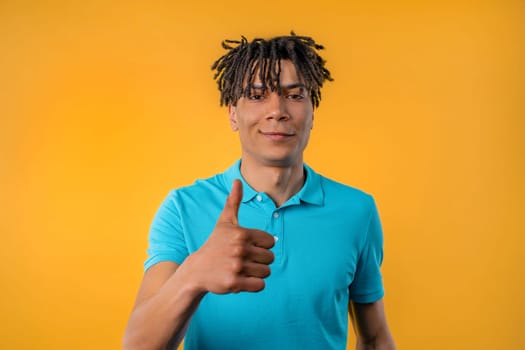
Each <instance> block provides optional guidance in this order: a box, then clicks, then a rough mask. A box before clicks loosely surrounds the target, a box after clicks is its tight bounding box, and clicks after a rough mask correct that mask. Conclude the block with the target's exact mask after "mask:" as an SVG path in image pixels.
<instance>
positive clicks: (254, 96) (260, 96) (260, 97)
mask: <svg viewBox="0 0 525 350" xmlns="http://www.w3.org/2000/svg"><path fill="white" fill-rule="evenodd" d="M248 98H249V99H250V100H255V101H258V100H262V99H263V98H264V95H260V94H251V95H250V96H248Z"/></svg>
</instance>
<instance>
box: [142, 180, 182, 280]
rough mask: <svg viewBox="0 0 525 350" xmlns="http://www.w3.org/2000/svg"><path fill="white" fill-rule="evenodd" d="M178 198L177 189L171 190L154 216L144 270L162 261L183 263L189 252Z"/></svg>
mask: <svg viewBox="0 0 525 350" xmlns="http://www.w3.org/2000/svg"><path fill="white" fill-rule="evenodd" d="M176 198H177V192H176V190H174V191H171V192H170V193H169V195H168V196H167V197H166V198H165V199H164V201H163V202H162V204H161V205H160V207H159V209H158V210H157V213H156V214H155V217H154V218H153V222H152V224H151V227H150V232H149V239H148V250H147V254H148V258H147V259H146V261H145V262H144V271H146V270H148V269H149V268H150V267H151V266H153V265H155V264H156V263H159V262H162V261H173V262H176V263H178V264H182V262H183V261H184V259H186V257H187V256H188V254H189V253H188V248H187V246H186V242H185V239H184V232H183V230H182V224H181V217H180V214H179V210H178V208H177V202H176Z"/></svg>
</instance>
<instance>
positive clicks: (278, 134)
mask: <svg viewBox="0 0 525 350" xmlns="http://www.w3.org/2000/svg"><path fill="white" fill-rule="evenodd" d="M260 133H261V134H262V135H264V136H265V137H267V138H268V139H270V140H272V141H283V140H287V139H289V138H290V137H292V136H294V135H295V133H293V132H283V131H260Z"/></svg>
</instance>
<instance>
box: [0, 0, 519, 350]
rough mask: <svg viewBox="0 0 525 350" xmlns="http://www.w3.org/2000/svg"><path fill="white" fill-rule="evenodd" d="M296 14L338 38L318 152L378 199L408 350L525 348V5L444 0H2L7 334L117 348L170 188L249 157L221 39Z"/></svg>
mask: <svg viewBox="0 0 525 350" xmlns="http://www.w3.org/2000/svg"><path fill="white" fill-rule="evenodd" d="M291 29H293V30H295V31H296V32H297V33H298V34H301V35H311V36H313V37H314V38H315V39H316V40H317V41H318V42H320V43H322V44H324V45H325V46H326V47H327V50H326V51H325V52H324V56H325V58H326V59H327V61H328V67H329V68H330V69H331V71H332V73H333V76H334V77H335V81H334V82H333V83H328V84H327V85H326V88H325V89H324V91H323V97H324V98H323V101H322V102H321V107H320V108H319V109H318V110H317V111H316V119H315V126H314V130H313V134H312V139H311V143H310V145H309V149H308V150H307V153H306V160H307V162H308V163H309V164H310V165H311V166H313V167H314V168H315V169H317V170H318V171H319V172H321V173H322V174H324V175H327V176H330V177H333V178H335V179H337V180H339V181H343V182H346V183H348V184H351V185H353V186H356V187H359V188H362V189H364V190H365V191H367V192H370V193H372V194H374V195H375V198H376V200H377V203H378V206H379V209H380V213H381V217H382V220H383V226H384V232H385V251H386V257H385V261H384V268H383V272H384V282H385V286H386V297H385V302H386V311H387V316H388V319H389V323H390V326H391V330H392V332H393V334H394V336H395V339H396V341H397V344H398V348H399V349H429V350H431V349H523V348H525V333H524V332H523V324H524V323H525V301H524V293H523V291H522V288H523V286H524V282H525V281H524V280H525V277H524V272H525V271H524V269H523V266H524V264H523V261H522V257H523V253H524V252H525V249H524V246H525V238H524V234H525V225H524V224H523V216H524V214H523V210H524V205H523V198H524V197H525V185H524V179H525V164H524V163H525V157H524V154H525V153H524V148H525V141H524V139H523V137H524V131H525V122H524V117H525V113H524V112H525V102H524V99H525V68H524V67H525V65H524V62H525V3H524V2H523V1H514V2H513V1H479V2H475V1H459V2H442V1H437V0H436V1H431V2H410V1H401V2H394V1H391V2H387V1H384V2H378V1H373V2H370V1H353V2H344V1H335V0H325V1H311V2H310V1H303V2H272V1H263V2H247V1H216V2H215V1H214V2H209V3H204V2H201V1H191V2H184V3H181V2H178V1H143V2H136V1H102V0H100V1H52V0H49V1H24V0H21V1H15V0H7V1H5V0H4V1H0V233H1V237H2V240H1V244H0V257H1V261H2V267H1V268H0V274H1V275H0V277H1V289H0V314H1V319H0V323H1V324H0V348H2V349H34V348H39V349H117V348H119V347H120V341H121V337H122V333H123V330H124V327H125V324H126V321H127V318H128V315H129V312H130V309H131V307H132V303H133V301H134V297H135V294H136V291H137V288H138V285H139V282H140V280H141V277H142V263H143V261H144V259H145V249H146V242H147V232H148V227H149V224H150V222H151V219H152V216H153V214H154V213H155V211H156V209H157V207H158V205H159V204H160V202H161V200H162V199H163V198H164V196H165V195H166V194H167V193H168V191H169V190H170V189H172V188H174V187H177V186H181V185H185V184H189V183H191V182H193V180H194V179H195V178H203V177H207V176H209V175H212V174H214V173H215V172H219V171H222V170H224V169H225V168H226V167H228V166H229V165H230V164H231V163H233V161H234V160H235V159H237V157H238V156H239V145H238V140H237V135H236V134H233V133H231V132H230V131H229V128H228V124H227V117H226V110H225V109H221V108H219V106H218V101H219V97H218V92H217V91H216V85H215V82H214V81H213V80H212V73H211V71H210V70H209V68H210V65H211V63H212V62H213V61H214V60H215V59H216V58H217V57H218V56H219V55H221V54H222V53H223V51H222V49H221V48H220V41H221V40H222V39H225V38H239V36H240V34H244V35H246V36H247V37H248V38H253V37H254V36H265V37H267V36H272V35H278V34H287V33H289V31H290V30H291ZM307 331H308V330H305V332H307ZM349 344H350V345H349V348H352V344H353V337H352V336H351V337H350V339H349Z"/></svg>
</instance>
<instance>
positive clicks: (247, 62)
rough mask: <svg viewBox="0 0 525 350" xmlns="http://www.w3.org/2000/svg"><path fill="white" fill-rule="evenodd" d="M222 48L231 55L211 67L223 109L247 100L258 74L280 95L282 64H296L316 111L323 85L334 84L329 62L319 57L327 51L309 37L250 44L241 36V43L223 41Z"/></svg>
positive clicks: (276, 38)
mask: <svg viewBox="0 0 525 350" xmlns="http://www.w3.org/2000/svg"><path fill="white" fill-rule="evenodd" d="M222 47H223V48H224V49H225V50H228V52H227V53H226V54H225V55H223V56H222V57H220V58H219V59H218V60H217V61H215V62H214V63H213V65H212V67H211V69H212V70H213V71H216V72H215V75H214V76H213V79H215V80H216V81H217V85H218V87H219V91H220V92H221V101H220V103H221V106H223V105H229V104H232V105H236V103H237V100H238V99H239V98H241V97H247V96H248V95H249V94H250V86H251V85H252V84H253V81H254V79H255V78H256V74H257V72H259V74H258V75H259V79H260V81H261V82H262V83H263V86H264V87H265V88H269V89H270V90H271V91H277V93H278V94H281V87H280V84H279V76H280V73H281V60H291V61H292V62H293V64H294V66H295V69H296V71H297V74H298V75H299V77H300V78H301V79H302V82H303V83H304V84H305V86H306V89H307V90H308V94H309V95H310V98H311V100H312V105H313V106H314V107H318V106H319V101H320V100H321V87H322V86H323V82H324V81H325V80H329V81H332V80H333V79H332V77H331V76H330V72H329V71H328V69H326V68H325V62H326V61H325V60H324V59H323V58H322V57H321V56H319V54H318V53H317V50H322V49H324V47H323V46H322V45H319V44H317V43H316V42H315V41H314V40H313V39H312V38H310V37H307V36H297V35H295V33H294V32H293V31H292V32H291V35H289V36H279V37H275V38H271V39H268V40H267V39H261V38H256V39H253V40H252V41H251V42H248V40H247V39H246V38H245V37H244V36H241V40H240V41H238V40H224V41H223V42H222Z"/></svg>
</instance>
